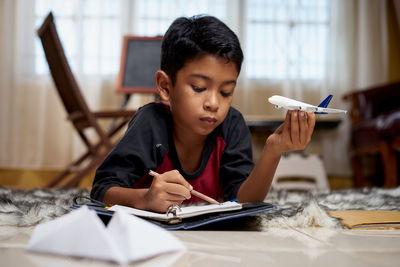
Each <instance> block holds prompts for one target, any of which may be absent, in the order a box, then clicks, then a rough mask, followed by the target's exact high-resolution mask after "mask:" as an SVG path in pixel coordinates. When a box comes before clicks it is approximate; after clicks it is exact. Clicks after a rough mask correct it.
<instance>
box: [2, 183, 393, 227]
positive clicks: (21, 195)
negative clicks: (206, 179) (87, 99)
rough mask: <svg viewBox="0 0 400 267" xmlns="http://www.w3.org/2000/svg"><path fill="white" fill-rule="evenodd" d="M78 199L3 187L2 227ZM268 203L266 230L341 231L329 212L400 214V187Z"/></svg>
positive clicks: (41, 218)
mask: <svg viewBox="0 0 400 267" xmlns="http://www.w3.org/2000/svg"><path fill="white" fill-rule="evenodd" d="M76 196H85V197H88V196H89V191H87V190H83V189H70V190H61V189H43V190H39V189H36V190H29V191H23V190H12V189H7V188H3V187H0V226H12V227H26V226H34V225H36V224H38V223H41V222H45V221H49V220H52V219H54V218H56V217H59V216H61V215H63V214H65V213H67V212H69V211H70V210H71V209H70V206H71V205H72V204H73V199H74V197H76ZM265 201H266V202H269V203H272V204H274V205H276V206H277V209H276V210H274V211H271V212H266V213H262V214H259V215H257V216H258V219H259V220H261V224H262V225H263V227H266V228H287V227H302V228H303V227H305V228H306V227H323V228H341V225H340V223H339V222H338V220H337V219H334V218H332V217H330V216H329V215H328V214H327V212H326V210H348V209H359V210H400V187H398V188H395V189H378V188H372V189H353V190H341V191H333V192H319V193H314V194H312V193H309V192H290V191H271V192H269V194H268V196H267V198H266V200H265Z"/></svg>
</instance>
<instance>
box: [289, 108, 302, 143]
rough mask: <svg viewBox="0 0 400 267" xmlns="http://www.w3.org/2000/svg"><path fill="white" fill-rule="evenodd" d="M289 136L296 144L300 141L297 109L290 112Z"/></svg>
mask: <svg viewBox="0 0 400 267" xmlns="http://www.w3.org/2000/svg"><path fill="white" fill-rule="evenodd" d="M290 137H291V140H292V143H293V144H295V145H297V144H299V143H300V137H299V116H298V111H294V112H293V113H292V117H291V123H290Z"/></svg>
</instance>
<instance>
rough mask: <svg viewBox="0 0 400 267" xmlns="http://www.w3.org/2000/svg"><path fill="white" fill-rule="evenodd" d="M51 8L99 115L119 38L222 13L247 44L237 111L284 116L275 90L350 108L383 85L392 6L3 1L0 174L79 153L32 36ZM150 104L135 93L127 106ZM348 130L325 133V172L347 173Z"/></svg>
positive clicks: (110, 99) (248, 0) (236, 0)
mask: <svg viewBox="0 0 400 267" xmlns="http://www.w3.org/2000/svg"><path fill="white" fill-rule="evenodd" d="M49 10H53V11H54V14H55V15H56V23H57V27H58V30H59V33H60V35H61V38H62V41H63V44H64V49H65V50H66V54H67V57H68V60H69V62H70V65H71V66H72V69H73V72H74V74H75V76H76V78H77V80H78V83H79V85H80V86H81V89H82V92H83V94H84V96H85V98H86V100H87V102H88V103H89V106H90V108H92V109H93V110H96V109H103V108H117V107H118V106H119V105H120V103H121V102H122V98H123V96H122V95H118V94H116V93H115V92H114V84H115V78H116V75H117V71H118V67H119V53H120V42H121V39H122V37H121V36H122V35H123V34H127V33H129V34H138V35H157V34H163V33H164V32H165V30H166V29H167V27H168V26H169V24H170V23H171V22H172V21H173V19H175V18H176V17H178V16H190V15H194V14H200V13H207V14H211V15H215V16H217V17H219V18H220V19H221V20H223V21H225V22H226V23H227V24H228V26H230V27H231V28H232V29H233V30H234V31H235V32H236V33H237V34H238V36H239V38H240V40H241V43H242V46H243V49H244V53H245V63H244V66H243V70H242V73H241V75H240V78H239V85H238V88H237V90H236V92H235V97H234V106H236V107H237V108H239V109H240V110H241V111H242V113H244V114H245V115H246V114H249V115H273V116H283V113H282V111H279V110H275V109H273V107H272V105H269V104H268V103H267V102H266V100H267V98H268V97H269V96H270V95H271V94H282V95H285V96H289V97H295V98H297V99H299V100H305V101H307V102H312V103H318V102H319V101H320V100H321V99H322V98H323V97H325V96H326V95H327V94H328V93H332V94H334V95H335V97H334V99H333V100H332V103H333V104H332V105H334V106H335V107H338V108H346V107H347V103H343V102H342V99H341V96H342V95H343V94H344V93H345V92H347V91H349V90H353V89H355V88H361V87H365V86H368V85H373V84H376V83H380V82H384V81H386V80H387V67H386V66H387V58H388V55H387V51H386V50H387V49H386V47H387V44H386V41H387V36H386V33H385V32H386V28H385V27H386V25H385V21H386V0H384V1H374V0H366V1H357V0H331V1H329V0H325V1H323V0H316V1H315V0H314V1H311V0H309V1H301V0H297V1H278V0H277V1H273V0H270V1H266V0H229V1H228V0H214V1H212V0H203V1H198V0H196V1H194V0H186V1H183V0H170V1H163V0H119V1H118V0H116V1H108V0H82V1H79V0H71V1H63V0H53V1H50V0H36V1H25V0H0V38H1V39H0V58H1V59H2V60H1V61H0V125H1V126H0V167H2V168H60V167H63V166H65V164H66V163H68V162H69V161H70V160H71V159H72V158H74V157H75V156H76V155H77V154H79V153H80V150H81V149H82V146H81V143H80V140H79V138H78V137H77V136H76V135H75V133H74V131H73V129H72V127H71V126H70V125H69V123H68V122H67V121H66V118H65V111H64V109H63V106H62V104H61V102H60V100H59V98H58V95H57V94H56V92H55V89H54V85H53V83H52V80H51V77H50V76H49V75H48V72H47V69H46V68H47V67H46V66H47V65H46V62H45V59H44V57H43V52H42V51H41V46H40V43H39V42H38V39H37V37H36V29H37V27H38V26H39V25H40V23H41V22H42V20H43V18H44V16H45V14H47V12H48V11H49ZM307 25H308V26H307ZM306 26H307V27H306ZM271 36H273V37H271ZM321 36H322V37H321ZM317 37H318V38H317ZM275 43H276V45H275ZM151 100H152V96H139V95H135V96H134V97H133V98H132V99H131V101H130V103H129V107H133V108H134V107H138V106H141V105H143V104H145V103H146V102H148V101H151ZM348 129H349V128H348V121H347V118H346V117H344V121H343V123H342V124H341V125H340V127H339V128H338V129H337V130H334V131H331V132H329V133H327V134H326V135H324V136H322V137H321V144H322V146H323V151H324V152H325V153H324V155H323V157H324V161H325V165H326V167H327V170H328V173H334V174H348V173H349V172H350V167H349V162H348V159H347V158H346V157H345V156H344V155H347V150H348V135H349V133H348Z"/></svg>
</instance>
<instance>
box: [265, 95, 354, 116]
mask: <svg viewBox="0 0 400 267" xmlns="http://www.w3.org/2000/svg"><path fill="white" fill-rule="evenodd" d="M331 99H332V95H329V96H328V97H327V98H325V99H324V100H323V101H322V102H321V103H320V104H319V105H318V106H314V105H310V104H307V103H304V102H300V101H297V100H294V99H291V98H288V97H284V96H280V95H274V96H271V97H270V98H268V101H269V102H270V103H271V104H273V105H274V106H275V108H284V109H288V110H303V111H307V112H309V111H312V112H314V113H316V114H327V113H347V110H343V109H335V108H327V107H328V104H329V102H330V101H331Z"/></svg>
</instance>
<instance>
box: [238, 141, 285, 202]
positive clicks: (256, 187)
mask: <svg viewBox="0 0 400 267" xmlns="http://www.w3.org/2000/svg"><path fill="white" fill-rule="evenodd" d="M280 158H281V154H276V153H274V152H272V151H269V150H268V146H267V145H266V146H264V149H263V152H262V153H261V156H260V158H259V159H258V161H257V163H256V165H255V166H254V169H253V171H252V172H251V173H250V175H249V177H248V178H247V179H246V181H244V182H243V184H242V185H241V186H240V188H239V190H238V194H237V198H238V199H239V201H240V202H255V201H263V200H264V198H265V196H266V194H267V193H268V191H269V188H270V186H271V183H272V179H273V178H274V175H275V170H276V167H277V166H278V163H279V160H280Z"/></svg>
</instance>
